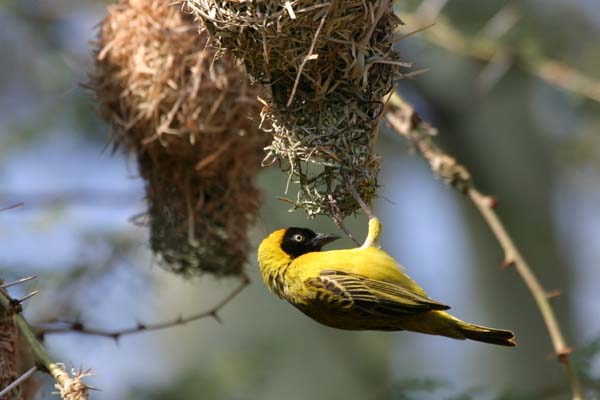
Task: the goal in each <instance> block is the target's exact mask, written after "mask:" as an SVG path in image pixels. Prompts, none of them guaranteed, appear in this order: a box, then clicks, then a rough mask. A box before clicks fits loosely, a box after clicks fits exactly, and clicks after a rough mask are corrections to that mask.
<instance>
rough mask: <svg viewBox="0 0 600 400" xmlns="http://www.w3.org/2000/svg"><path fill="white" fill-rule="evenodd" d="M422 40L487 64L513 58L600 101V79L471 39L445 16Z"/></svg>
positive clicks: (416, 19) (413, 19)
mask: <svg viewBox="0 0 600 400" xmlns="http://www.w3.org/2000/svg"><path fill="white" fill-rule="evenodd" d="M402 19H403V20H405V21H406V22H407V24H409V25H410V24H414V25H416V26H418V25H422V24H424V23H430V21H431V20H430V19H429V20H425V19H423V18H422V17H420V16H418V15H415V14H413V15H408V14H404V13H403V14H402ZM419 37H420V38H422V39H424V40H427V41H429V42H430V43H433V44H434V45H436V46H439V47H441V48H443V49H445V50H447V51H450V52H453V53H457V54H460V55H463V56H467V57H472V58H476V59H478V60H481V61H485V62H487V63H489V62H491V61H492V60H493V59H494V57H495V56H496V54H503V55H504V56H505V57H510V59H511V60H512V61H513V63H514V64H515V65H517V66H518V67H520V68H522V69H524V70H525V71H527V72H528V73H530V74H531V75H534V76H536V77H538V78H539V79H541V80H543V81H545V82H547V83H548V84H550V85H552V86H556V87H559V88H561V89H563V90H567V91H570V92H572V93H575V94H577V95H579V96H583V97H586V98H588V99H591V100H594V101H596V102H600V80H598V79H594V78H592V77H590V76H588V75H585V74H583V73H582V72H580V71H578V70H576V69H574V68H572V67H570V66H568V65H565V64H563V63H561V62H559V61H556V60H551V59H548V58H544V57H538V56H534V55H532V54H531V53H528V52H527V51H526V50H525V49H524V48H523V49H522V48H520V47H518V46H514V47H511V46H506V45H502V44H499V43H498V42H497V41H495V40H490V39H489V38H488V37H485V36H484V35H477V36H473V37H471V36H467V35H465V34H463V33H462V32H460V31H459V30H458V29H456V28H454V27H453V26H452V24H450V22H448V20H447V19H446V18H443V17H442V16H439V17H437V19H436V21H435V28H434V29H427V30H426V31H424V32H423V34H422V35H420V36H419Z"/></svg>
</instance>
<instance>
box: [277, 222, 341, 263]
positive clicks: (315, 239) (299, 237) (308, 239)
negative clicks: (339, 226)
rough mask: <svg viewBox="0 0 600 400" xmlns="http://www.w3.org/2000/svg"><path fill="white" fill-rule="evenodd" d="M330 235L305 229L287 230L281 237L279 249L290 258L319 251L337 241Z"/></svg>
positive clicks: (335, 237)
mask: <svg viewBox="0 0 600 400" xmlns="http://www.w3.org/2000/svg"><path fill="white" fill-rule="evenodd" d="M339 238H340V237H339V236H338V235H334V234H331V233H315V232H313V231H311V230H310V229H306V228H287V229H285V232H284V233H283V236H281V243H280V247H281V249H282V250H283V251H284V252H285V253H286V254H288V255H289V256H290V257H292V258H296V257H299V256H301V255H302V254H306V253H312V252H314V251H321V249H322V248H323V246H325V245H326V244H327V243H331V242H333V241H334V240H337V239H339Z"/></svg>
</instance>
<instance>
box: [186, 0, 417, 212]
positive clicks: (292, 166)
mask: <svg viewBox="0 0 600 400" xmlns="http://www.w3.org/2000/svg"><path fill="white" fill-rule="evenodd" d="M186 6H187V9H188V10H190V12H192V13H193V14H194V15H195V16H196V18H197V19H199V20H201V22H202V24H203V25H204V26H206V27H207V29H208V30H209V31H210V33H211V35H212V37H213V40H214V43H215V45H216V46H217V47H219V48H221V49H225V50H226V51H227V52H228V53H233V54H234V55H235V56H236V57H237V58H238V59H240V60H243V61H244V63H245V65H246V68H247V70H248V73H249V74H250V75H251V76H252V78H253V79H254V80H256V81H258V82H260V83H263V84H266V85H268V86H270V88H271V92H272V95H271V97H270V98H269V99H267V100H266V105H267V107H265V109H264V110H263V119H264V120H266V121H268V122H269V123H270V128H269V130H270V132H271V134H272V135H273V142H272V143H271V145H270V146H269V147H268V151H269V153H268V155H267V158H266V159H265V161H266V162H267V163H269V162H275V161H277V162H279V163H280V165H281V167H282V168H283V169H284V170H286V171H287V172H288V173H289V174H290V181H293V182H296V183H298V184H299V190H298V195H297V197H296V199H293V200H291V201H292V202H293V203H294V205H295V207H298V208H303V209H304V210H306V212H307V213H308V214H309V215H311V216H312V215H316V214H329V215H331V214H332V213H333V210H334V209H335V207H332V204H331V201H332V199H333V200H335V202H336V203H337V207H338V208H339V211H340V213H341V214H342V215H344V216H345V215H349V214H351V213H353V212H354V211H355V210H356V209H357V208H358V205H357V204H356V202H355V201H354V199H353V198H352V196H351V195H350V194H349V193H348V191H347V189H346V187H345V185H344V183H343V182H342V179H341V176H340V175H341V172H342V171H344V172H345V175H346V176H347V177H348V179H349V180H350V183H351V184H352V185H353V186H354V187H356V188H357V189H358V190H359V193H360V194H361V196H362V197H363V199H364V200H365V201H370V200H371V199H372V198H374V197H375V195H376V193H377V174H378V172H379V168H380V160H379V159H378V157H377V156H376V154H375V150H374V148H375V142H376V132H377V127H378V121H379V117H380V116H381V113H382V111H383V98H384V96H385V95H386V94H387V93H389V92H390V91H391V90H392V89H393V87H394V84H395V81H396V80H398V79H399V78H400V77H401V74H400V67H403V66H408V65H407V64H405V63H403V62H401V61H400V59H399V56H398V54H397V53H396V52H395V51H394V50H393V44H394V32H395V30H396V28H397V26H398V25H399V24H401V21H400V20H399V19H398V18H397V17H396V16H395V15H394V13H393V10H392V2H391V1H390V0H337V1H336V0H333V1H329V2H319V1H308V0H289V1H276V0H263V1H217V0H187V1H186Z"/></svg>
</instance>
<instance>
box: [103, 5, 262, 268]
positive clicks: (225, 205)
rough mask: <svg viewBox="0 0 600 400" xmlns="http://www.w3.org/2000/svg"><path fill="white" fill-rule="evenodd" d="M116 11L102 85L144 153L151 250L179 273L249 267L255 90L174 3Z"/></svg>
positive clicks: (109, 114)
mask: <svg viewBox="0 0 600 400" xmlns="http://www.w3.org/2000/svg"><path fill="white" fill-rule="evenodd" d="M108 12H109V15H108V16H107V17H106V19H105V20H104V21H103V23H102V26H101V30H100V43H99V47H98V50H97V59H96V72H95V74H94V76H93V77H92V80H93V86H94V89H95V90H96V93H97V97H98V100H99V102H100V111H101V114H102V116H103V117H104V118H105V119H106V120H107V121H109V122H110V123H111V125H112V127H113V132H114V134H113V137H114V141H115V143H116V145H122V146H124V147H125V148H126V149H127V150H129V151H131V152H135V153H136V154H137V158H138V164H139V168H140V172H141V175H142V176H143V177H144V179H145V180H146V191H147V197H148V201H149V224H150V233H151V234H150V241H151V247H152V249H153V250H154V252H155V253H156V254H157V255H159V258H160V260H161V262H162V264H163V265H165V266H167V267H169V268H171V269H173V270H174V271H176V272H178V273H182V274H186V275H189V274H193V273H199V272H211V273H214V274H218V275H225V274H237V273H240V272H241V271H242V267H243V264H244V262H245V260H246V255H247V253H248V250H249V244H248V239H247V236H246V230H247V227H248V225H249V224H250V223H251V222H252V220H253V218H254V216H255V215H256V212H257V208H258V203H259V202H258V197H259V192H258V190H257V188H256V187H255V186H254V183H253V181H254V179H253V178H254V177H255V175H256V173H257V172H258V169H259V167H260V159H261V152H262V148H263V147H264V139H263V136H264V135H263V136H260V135H259V134H258V127H257V125H258V119H259V117H258V115H259V111H260V106H259V105H258V103H257V102H256V95H257V93H256V89H254V88H252V87H250V86H249V84H248V82H247V80H246V78H245V77H246V74H245V71H244V68H243V66H242V65H239V64H236V63H234V61H233V59H232V58H228V57H221V58H220V59H218V60H216V59H215V53H214V51H211V50H210V49H208V48H206V43H207V39H208V33H207V32H206V31H205V30H201V31H200V35H198V32H197V31H198V27H197V24H193V23H192V22H193V21H191V17H190V16H189V15H187V14H184V13H182V12H181V11H180V9H179V8H178V7H173V6H170V5H169V2H168V1H164V0H155V1H150V0H121V1H119V3H118V4H116V5H112V6H109V7H108ZM249 115H250V116H254V121H252V120H251V119H249V118H248V117H249Z"/></svg>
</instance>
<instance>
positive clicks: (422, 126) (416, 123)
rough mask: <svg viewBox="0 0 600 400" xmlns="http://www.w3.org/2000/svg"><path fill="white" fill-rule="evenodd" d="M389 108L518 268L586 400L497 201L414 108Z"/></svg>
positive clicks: (577, 394)
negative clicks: (444, 146)
mask: <svg viewBox="0 0 600 400" xmlns="http://www.w3.org/2000/svg"><path fill="white" fill-rule="evenodd" d="M389 106H390V109H389V112H388V113H387V114H386V119H387V121H388V123H389V124H390V126H391V127H392V128H393V129H394V130H395V131H396V132H397V133H398V134H399V135H400V136H402V137H404V138H405V139H407V140H408V143H409V144H410V145H411V146H412V147H414V149H415V150H416V151H417V152H418V153H419V155H421V156H422V157H423V158H424V159H425V160H426V161H427V162H428V163H429V165H430V166H431V169H432V170H433V172H434V173H435V174H436V175H438V176H439V177H440V178H442V179H443V180H444V181H445V182H446V183H448V184H449V185H451V186H452V187H453V188H455V189H456V190H458V191H459V192H461V193H463V194H465V195H467V196H468V198H469V199H470V200H471V202H472V203H473V204H474V205H475V207H476V208H477V210H478V211H479V212H480V214H481V216H482V217H483V219H484V221H485V222H486V223H487V225H488V226H489V227H490V229H491V230H492V233H493V234H494V236H495V237H496V240H497V241H498V243H499V244H500V246H501V247H502V250H503V251H504V257H505V261H504V265H505V266H509V265H514V266H515V269H516V270H517V272H518V274H519V275H520V276H521V279H522V280H523V281H524V282H525V284H526V285H527V288H528V289H529V291H530V292H531V294H532V296H533V298H534V300H535V302H536V304H537V306H538V308H539V310H540V313H541V315H542V318H543V319H544V322H545V324H546V329H547V330H548V334H549V336H550V339H551V340H552V345H553V347H554V351H555V354H556V356H557V358H558V360H559V362H560V363H561V364H562V365H563V366H564V369H565V373H566V375H567V379H568V380H569V383H570V385H571V391H572V398H573V400H581V399H583V395H582V391H581V387H580V384H579V380H578V378H577V375H576V374H575V372H574V371H573V368H572V366H571V364H570V362H569V354H570V353H571V348H570V347H568V346H567V345H566V343H565V340H564V337H563V334H562V331H561V329H560V326H559V324H558V321H557V319H556V316H555V314H554V311H553V309H552V306H551V305H550V302H549V299H548V292H546V291H545V290H544V289H543V287H542V285H541V284H540V282H539V280H538V279H537V277H536V276H535V274H534V273H533V272H532V270H531V268H530V266H529V264H528V263H527V262H526V261H525V259H524V257H523V256H522V255H521V252H520V251H519V249H518V248H517V246H516V245H515V243H514V241H513V240H512V238H511V236H510V234H509V233H508V232H507V230H506V228H505V227H504V224H503V223H502V221H501V220H500V217H499V216H498V214H497V213H496V211H494V206H495V200H494V198H493V197H490V196H485V195H483V194H481V192H479V190H477V188H476V187H475V185H474V184H473V181H472V179H471V175H470V173H469V171H468V170H467V169H466V168H465V167H464V166H463V165H461V164H459V163H458V162H457V161H456V159H454V158H453V157H452V156H450V155H449V154H448V153H446V152H444V151H443V150H442V149H440V148H439V147H438V146H437V145H436V144H435V143H434V141H433V136H434V135H435V134H436V131H435V129H434V128H433V127H432V126H431V125H429V124H427V123H426V122H424V121H423V120H421V118H420V117H419V116H418V114H417V113H416V112H415V111H414V109H413V108H412V106H410V105H409V104H407V103H406V102H404V100H403V99H402V98H401V97H400V96H399V95H397V94H395V95H394V96H393V97H392V99H391V101H390V103H389Z"/></svg>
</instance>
